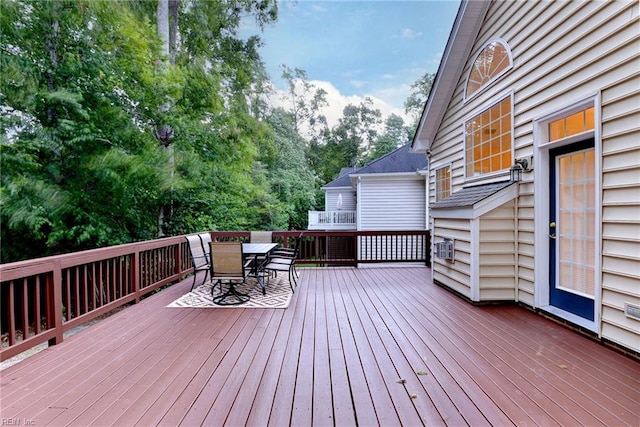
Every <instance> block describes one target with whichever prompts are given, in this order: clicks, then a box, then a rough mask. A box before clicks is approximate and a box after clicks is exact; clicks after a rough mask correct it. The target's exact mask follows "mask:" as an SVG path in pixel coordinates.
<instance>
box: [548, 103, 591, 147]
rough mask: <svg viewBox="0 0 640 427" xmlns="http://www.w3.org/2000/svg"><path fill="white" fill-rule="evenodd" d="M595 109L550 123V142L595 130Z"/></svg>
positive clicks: (588, 109)
mask: <svg viewBox="0 0 640 427" xmlns="http://www.w3.org/2000/svg"><path fill="white" fill-rule="evenodd" d="M593 111H594V110H593V107H589V108H587V109H585V110H582V111H578V112H577V113H575V114H571V115H570V116H566V117H563V118H561V119H558V120H555V121H553V122H551V123H549V140H550V141H557V140H559V139H563V138H567V137H569V136H573V135H578V134H581V133H583V132H588V131H591V130H593V129H594V124H593V123H594V118H593Z"/></svg>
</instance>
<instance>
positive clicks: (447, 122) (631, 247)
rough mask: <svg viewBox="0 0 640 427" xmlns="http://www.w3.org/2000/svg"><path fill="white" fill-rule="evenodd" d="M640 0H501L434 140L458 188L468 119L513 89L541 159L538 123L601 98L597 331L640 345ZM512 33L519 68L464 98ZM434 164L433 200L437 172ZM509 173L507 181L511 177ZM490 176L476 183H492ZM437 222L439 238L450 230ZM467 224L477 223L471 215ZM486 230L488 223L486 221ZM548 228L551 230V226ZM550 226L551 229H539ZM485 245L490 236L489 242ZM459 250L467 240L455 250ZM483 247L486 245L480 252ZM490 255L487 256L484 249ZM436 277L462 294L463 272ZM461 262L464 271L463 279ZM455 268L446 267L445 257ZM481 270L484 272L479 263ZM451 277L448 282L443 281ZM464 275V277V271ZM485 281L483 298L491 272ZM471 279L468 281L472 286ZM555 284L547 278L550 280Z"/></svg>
mask: <svg viewBox="0 0 640 427" xmlns="http://www.w3.org/2000/svg"><path fill="white" fill-rule="evenodd" d="M638 13H639V7H638V3H637V1H609V2H607V1H586V2H550V1H549V2H533V1H529V2H492V3H491V5H490V6H489V10H488V13H487V15H486V18H485V20H484V22H483V24H482V28H481V30H480V33H479V36H478V38H477V39H476V41H475V44H474V47H473V48H472V50H471V52H470V55H469V58H468V60H467V63H466V64H465V65H464V69H463V71H462V73H461V75H460V80H459V82H458V85H457V87H456V89H455V91H454V93H453V96H452V99H451V101H450V102H449V105H448V107H447V111H446V113H445V115H444V117H443V119H442V122H441V124H440V126H439V127H438V130H437V133H436V138H435V140H434V141H433V143H432V144H431V147H430V150H431V162H432V164H446V163H450V164H451V178H452V192H455V191H456V190H459V189H461V188H462V187H463V186H464V185H468V184H469V182H468V180H465V178H464V175H465V174H464V154H463V149H464V137H463V123H464V120H465V119H466V118H467V117H469V115H470V114H472V113H473V111H477V110H478V109H481V108H483V106H489V105H490V104H491V103H492V102H495V101H496V100H498V99H499V97H500V96H504V94H505V93H512V94H513V100H514V103H513V126H514V128H513V143H514V157H515V158H523V157H528V156H534V159H533V160H534V161H533V163H534V172H535V168H537V167H540V165H539V164H537V161H538V160H539V159H536V152H534V151H535V148H534V125H533V124H534V120H537V119H539V118H540V117H544V116H546V115H548V114H550V113H552V112H554V111H559V110H560V109H562V108H565V107H566V106H568V105H571V104H573V103H576V102H579V101H582V100H585V99H594V97H599V99H600V105H599V106H597V108H598V109H599V110H598V111H596V118H599V122H596V131H595V134H596V143H595V144H596V146H597V147H601V158H599V159H598V162H599V164H600V165H601V166H600V167H601V175H600V176H599V179H600V182H601V187H602V189H601V190H602V191H601V192H600V195H601V200H602V209H601V212H600V219H601V224H600V227H601V238H602V241H601V247H600V249H601V251H600V257H599V258H598V260H599V261H598V263H599V265H600V270H601V271H599V272H598V273H597V276H598V277H599V279H600V285H599V286H601V296H600V297H599V298H598V299H597V301H598V302H599V304H600V307H596V313H599V317H597V318H596V322H599V323H598V325H597V328H596V329H597V331H599V333H600V334H601V336H602V337H603V338H605V339H607V340H610V341H613V342H616V343H618V344H621V345H623V346H626V347H628V348H631V349H633V350H634V351H640V321H637V320H634V319H631V318H629V317H627V316H625V315H624V312H623V308H624V303H625V302H627V303H632V304H640V85H639V84H638V81H639V80H640V72H639V71H638V70H639V69H640V50H639V49H638V45H639V43H640V33H639V32H638V22H639V21H638ZM495 37H500V38H501V39H504V40H505V41H506V42H507V43H508V44H509V46H510V48H511V52H512V55H513V63H514V64H513V69H511V70H510V71H508V72H507V73H505V74H504V75H502V76H501V77H500V78H499V79H497V80H496V81H494V82H492V83H491V84H490V87H488V88H487V89H485V90H483V91H482V92H481V93H478V94H477V95H476V96H474V98H473V99H471V100H470V101H468V102H467V103H465V102H464V98H463V95H464V94H463V92H464V85H465V78H466V76H467V74H468V72H469V68H470V66H471V61H472V60H473V58H474V57H475V56H476V55H477V53H478V52H479V50H480V49H481V48H482V47H483V46H484V45H485V43H486V42H487V41H488V40H490V39H492V38H495ZM534 172H525V173H524V175H523V182H522V183H520V186H519V197H518V198H517V200H516V203H517V217H516V223H517V228H518V229H517V231H516V236H514V238H515V239H516V241H517V248H516V249H514V252H515V251H517V264H518V265H517V267H516V271H517V273H515V272H514V274H515V275H516V278H515V280H516V283H515V286H516V289H515V292H516V295H515V296H514V299H515V300H516V301H520V302H522V303H524V304H528V305H532V306H533V305H535V299H536V297H535V295H534V292H536V289H537V286H540V284H535V283H534V278H535V273H534V264H535V261H534V260H535V259H536V258H537V257H541V256H546V254H544V253H541V252H539V251H541V249H540V248H536V247H535V242H536V241H537V237H536V232H534V228H535V227H534V222H535V220H534V216H535V215H534V214H535V213H536V212H538V211H537V210H540V209H543V208H542V207H539V206H535V204H534V188H535V186H534V184H533V179H534ZM433 175H434V171H433V170H431V176H430V178H429V183H430V194H431V195H432V196H431V197H430V201H431V202H433V201H434V196H433V195H434V194H435V191H434V190H435V179H434V176H433ZM500 179H506V176H503V177H501V178H500ZM484 182H487V180H477V181H474V184H475V183H478V184H480V183H484ZM439 221H442V220H441V219H438V218H436V219H435V220H434V227H433V230H434V237H436V236H435V235H436V234H441V235H446V230H442V229H440V228H439V226H438V222H439ZM466 226H467V227H468V226H469V222H468V221H467V225H466ZM481 227H482V226H481ZM544 231H546V230H544ZM538 232H542V231H538ZM480 244H481V245H482V243H480ZM456 249H458V246H457V247H456ZM482 250H483V249H482V248H481V251H482ZM481 256H482V255H481ZM434 261H435V262H436V263H437V264H434V278H435V279H437V280H439V281H441V282H443V283H445V282H446V283H445V284H447V283H452V286H451V287H452V288H454V289H456V290H457V291H460V290H461V289H464V286H465V285H463V284H461V283H458V280H462V279H457V280H453V279H449V278H447V277H446V276H447V273H446V271H444V270H442V271H441V272H439V271H437V270H438V269H440V268H441V264H440V263H439V262H438V261H437V260H434ZM458 264H459V262H458V261H456V263H455V266H456V268H455V269H453V268H452V266H449V267H448V268H449V269H450V270H452V271H453V270H455V273H456V277H461V276H460V272H459V270H461V269H462V268H459V267H458V266H457V265H458ZM443 265H446V264H443ZM480 274H481V275H482V274H484V273H483V270H482V269H481V270H480ZM438 278H440V279H442V280H440V279H438ZM462 278H464V277H463V276H462ZM475 280H480V287H481V290H480V292H481V295H482V297H483V298H484V296H485V294H484V293H483V291H482V289H483V286H484V283H485V281H484V279H482V278H480V279H475ZM469 283H472V278H469V282H467V285H466V286H469ZM547 285H548V283H547Z"/></svg>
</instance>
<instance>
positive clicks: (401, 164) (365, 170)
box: [322, 144, 428, 189]
mask: <svg viewBox="0 0 640 427" xmlns="http://www.w3.org/2000/svg"><path fill="white" fill-rule="evenodd" d="M427 165H428V163H427V158H426V157H425V156H424V155H422V154H416V153H412V152H411V150H410V145H409V144H406V145H403V146H402V147H400V148H396V149H395V150H393V151H392V152H390V153H387V154H385V155H384V156H382V157H380V158H378V159H376V160H374V161H372V162H370V163H368V164H366V165H364V166H362V167H361V168H356V167H350V168H342V170H340V174H339V175H338V178H336V179H334V180H333V181H331V182H329V183H328V184H326V185H324V186H323V187H322V189H327V188H344V187H351V178H352V177H354V176H360V175H369V174H383V173H384V174H389V173H408V172H416V171H418V170H423V169H426V168H427Z"/></svg>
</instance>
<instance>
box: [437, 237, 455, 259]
mask: <svg viewBox="0 0 640 427" xmlns="http://www.w3.org/2000/svg"><path fill="white" fill-rule="evenodd" d="M435 255H436V258H440V259H447V260H453V239H448V238H446V237H445V239H444V240H443V241H442V242H436V243H435Z"/></svg>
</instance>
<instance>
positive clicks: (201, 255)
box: [185, 234, 211, 292]
mask: <svg viewBox="0 0 640 427" xmlns="http://www.w3.org/2000/svg"><path fill="white" fill-rule="evenodd" d="M185 238H186V239H187V242H188V243H189V250H190V251H191V263H192V264H193V283H192V284H191V289H190V290H189V292H191V291H192V290H193V288H194V286H195V285H196V276H197V275H198V271H204V272H205V274H204V280H203V281H202V284H204V283H205V282H206V281H207V277H208V276H209V270H210V269H211V266H210V265H209V254H207V253H205V250H204V246H203V245H202V239H201V238H200V236H198V235H197V234H194V235H191V236H185Z"/></svg>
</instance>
